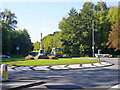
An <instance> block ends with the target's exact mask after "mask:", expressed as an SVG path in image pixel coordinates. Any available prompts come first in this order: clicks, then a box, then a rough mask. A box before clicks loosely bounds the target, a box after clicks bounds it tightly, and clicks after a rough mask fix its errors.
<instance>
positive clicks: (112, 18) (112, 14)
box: [107, 6, 120, 25]
mask: <svg viewBox="0 0 120 90" xmlns="http://www.w3.org/2000/svg"><path fill="white" fill-rule="evenodd" d="M119 9H120V6H119V7H117V6H114V7H111V8H110V10H109V14H108V15H107V17H108V18H109V22H110V23H111V25H113V24H114V23H115V22H116V20H118V18H120V14H119V13H120V12H119V11H118V10H119Z"/></svg>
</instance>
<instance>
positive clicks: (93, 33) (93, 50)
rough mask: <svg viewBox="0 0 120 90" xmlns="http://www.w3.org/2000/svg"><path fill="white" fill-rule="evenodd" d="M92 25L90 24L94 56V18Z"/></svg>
mask: <svg viewBox="0 0 120 90" xmlns="http://www.w3.org/2000/svg"><path fill="white" fill-rule="evenodd" d="M92 22H93V25H92V50H93V57H94V44H95V42H94V41H95V40H94V20H92Z"/></svg>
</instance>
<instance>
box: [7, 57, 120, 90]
mask: <svg viewBox="0 0 120 90" xmlns="http://www.w3.org/2000/svg"><path fill="white" fill-rule="evenodd" d="M103 60H106V61H109V62H111V63H113V64H115V65H113V66H109V67H100V68H89V69H79V70H60V71H52V70H50V71H10V72H9V78H10V79H21V80H44V81H45V82H46V83H44V84H42V85H36V86H30V87H29V88H49V89H58V88H60V89H62V88H73V89H81V88H111V87H112V86H114V85H117V84H118V81H119V78H118V73H119V71H120V69H119V67H118V66H119V64H120V63H118V61H119V60H118V59H103Z"/></svg>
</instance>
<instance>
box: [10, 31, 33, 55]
mask: <svg viewBox="0 0 120 90" xmlns="http://www.w3.org/2000/svg"><path fill="white" fill-rule="evenodd" d="M10 42H11V51H10V54H20V55H27V54H28V53H29V51H31V49H32V43H31V39H30V36H29V34H28V32H27V30H26V29H24V30H19V31H17V30H15V31H11V32H10ZM16 47H19V48H20V49H19V51H17V50H16Z"/></svg>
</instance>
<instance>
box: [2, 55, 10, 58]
mask: <svg viewBox="0 0 120 90" xmlns="http://www.w3.org/2000/svg"><path fill="white" fill-rule="evenodd" d="M0 58H10V56H7V55H0Z"/></svg>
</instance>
